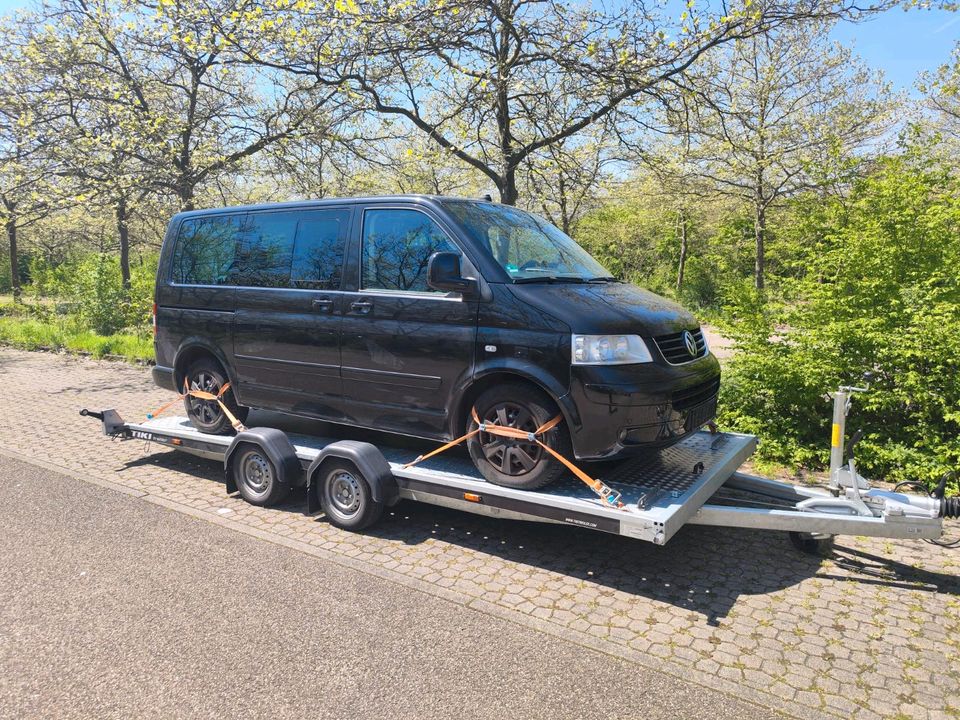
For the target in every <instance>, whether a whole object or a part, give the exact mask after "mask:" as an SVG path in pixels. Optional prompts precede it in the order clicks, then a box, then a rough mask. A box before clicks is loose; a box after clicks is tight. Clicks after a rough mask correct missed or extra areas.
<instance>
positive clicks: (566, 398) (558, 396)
mask: <svg viewBox="0 0 960 720" xmlns="http://www.w3.org/2000/svg"><path fill="white" fill-rule="evenodd" d="M507 382H521V383H526V384H527V385H530V386H532V387H535V388H537V389H538V390H540V391H541V392H544V393H546V395H547V397H549V398H550V399H551V400H552V401H553V402H554V403H556V405H557V407H558V408H560V413H561V414H562V415H563V419H564V421H565V422H566V423H567V426H568V428H572V427H579V425H580V414H579V413H578V412H577V408H576V406H575V405H574V404H573V402H572V401H571V400H570V395H569V392H568V391H567V390H566V388H564V387H562V386H560V385H559V383H557V382H555V381H552V380H551V379H550V378H548V377H544V376H543V375H542V373H538V372H536V371H535V369H534V370H533V371H531V370H529V369H527V368H523V367H505V366H504V367H489V368H486V369H484V370H483V371H480V372H477V373H475V374H474V376H473V377H472V378H471V381H470V382H469V383H468V384H467V385H466V386H465V387H464V388H463V389H462V390H461V391H460V393H459V394H458V400H457V403H456V412H455V413H454V416H453V418H452V420H453V426H452V427H451V428H450V434H451V437H459V436H460V435H462V434H463V432H464V429H465V428H466V425H467V419H468V418H469V417H470V409H471V408H472V407H473V404H474V402H476V400H477V398H478V397H480V394H481V393H483V392H484V391H486V390H487V389H489V388H491V387H493V386H495V385H497V384H499V383H507ZM571 434H572V433H571Z"/></svg>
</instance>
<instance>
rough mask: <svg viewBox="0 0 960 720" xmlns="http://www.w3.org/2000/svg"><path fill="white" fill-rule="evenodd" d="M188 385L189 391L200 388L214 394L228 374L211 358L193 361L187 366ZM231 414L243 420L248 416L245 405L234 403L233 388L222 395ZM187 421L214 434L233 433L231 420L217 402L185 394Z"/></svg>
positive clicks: (201, 430)
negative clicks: (188, 419)
mask: <svg viewBox="0 0 960 720" xmlns="http://www.w3.org/2000/svg"><path fill="white" fill-rule="evenodd" d="M186 378H187V386H188V387H189V388H190V389H191V390H203V391H205V392H208V393H213V394H214V395H216V394H217V393H219V392H220V388H222V387H223V386H224V384H225V383H226V382H227V374H226V372H224V370H223V368H222V367H220V363H218V362H217V361H216V360H213V359H211V358H200V359H199V360H195V361H194V362H192V363H191V364H190V367H188V368H187V374H186ZM221 400H223V404H224V405H226V406H227V407H228V408H229V409H230V412H232V413H233V414H234V416H235V417H236V418H237V419H238V420H240V422H243V421H244V420H246V419H247V412H248V408H245V407H240V406H239V405H237V399H236V397H235V396H234V394H233V389H232V388H231V389H230V390H227V392H225V393H224V394H223V396H222V397H221ZM183 404H184V407H185V408H186V410H187V417H188V418H190V423H191V424H192V425H193V426H194V427H195V428H196V429H197V430H199V431H200V432H205V433H211V434H213V435H228V434H230V433H232V432H233V426H232V425H231V424H230V419H229V418H228V417H227V416H226V414H225V413H224V412H223V409H222V408H221V407H220V404H219V403H217V402H216V401H214V400H201V399H200V398H195V397H191V396H190V395H188V396H187V397H185V398H184V399H183Z"/></svg>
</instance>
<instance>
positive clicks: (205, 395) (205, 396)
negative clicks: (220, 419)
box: [147, 378, 247, 432]
mask: <svg viewBox="0 0 960 720" xmlns="http://www.w3.org/2000/svg"><path fill="white" fill-rule="evenodd" d="M229 389H230V383H228V382H227V383H224V384H223V387H221V388H220V391H219V392H218V393H217V394H216V395H214V394H213V393H209V392H207V391H206V390H200V389H199V388H198V389H196V390H191V389H190V387H189V386H188V384H187V379H186V378H184V379H183V393H182V394H181V395H179V396H178V397H177V398H176V399H174V400H171V401H170V402H168V403H167V404H166V405H163V406H162V407H161V408H160V409H159V410H157V411H155V412H152V413H147V419H148V420H152V419H153V418H155V417H157V416H158V415H159V414H160V413H162V412H163V411H164V410H166V409H167V408H168V407H170V406H171V405H173V404H175V403H177V402H179V401H181V400H183V399H184V398H186V397H188V396H189V397H195V398H199V399H200V400H211V401H213V402H216V403H217V405H219V406H220V409H221V410H223V414H224V415H226V416H227V420H229V421H230V424H231V425H233V429H234V430H236V431H237V432H243V431H244V430H246V429H247V428H246V426H245V425H244V424H243V423H242V422H240V420H239V419H237V417H236V416H235V415H234V414H233V413H232V412H230V408H228V407H227V405H226V403H224V402H223V400H222V399H221V398H222V397H223V394H224V393H225V392H227V390H229Z"/></svg>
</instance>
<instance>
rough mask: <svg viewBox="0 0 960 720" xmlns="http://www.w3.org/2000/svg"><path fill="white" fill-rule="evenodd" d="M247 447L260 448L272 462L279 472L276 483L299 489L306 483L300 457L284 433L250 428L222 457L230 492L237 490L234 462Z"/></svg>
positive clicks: (241, 433) (236, 436)
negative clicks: (241, 450) (240, 451)
mask: <svg viewBox="0 0 960 720" xmlns="http://www.w3.org/2000/svg"><path fill="white" fill-rule="evenodd" d="M245 446H253V447H256V448H259V449H260V451H261V452H262V453H263V454H264V455H266V456H267V458H268V459H269V460H270V462H272V463H273V466H274V468H275V469H276V471H277V481H278V482H279V483H280V484H282V485H289V486H300V485H303V484H304V480H305V477H304V474H303V466H302V465H301V464H300V460H299V458H297V450H296V448H295V447H294V446H293V443H292V442H290V438H289V437H288V436H287V434H286V433H285V432H283V430H279V429H277V428H266V427H258V428H249V429H247V430H244V431H243V432H240V433H237V434H236V435H235V436H234V438H233V440H231V441H230V447H228V448H227V452H226V453H225V454H224V456H223V469H224V474H225V475H226V486H227V487H226V490H227V493H234V492H236V491H237V484H236V481H235V480H234V476H233V461H234V459H235V458H236V456H237V453H238V451H239V450H240V449H242V448H243V447H245Z"/></svg>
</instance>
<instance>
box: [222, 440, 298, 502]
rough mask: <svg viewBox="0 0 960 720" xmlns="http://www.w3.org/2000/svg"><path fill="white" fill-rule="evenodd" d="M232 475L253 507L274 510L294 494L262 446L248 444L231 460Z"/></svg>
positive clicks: (240, 448)
mask: <svg viewBox="0 0 960 720" xmlns="http://www.w3.org/2000/svg"><path fill="white" fill-rule="evenodd" d="M230 473H231V475H232V476H233V482H234V484H235V485H236V487H237V490H238V491H239V492H240V495H241V496H242V497H243V499H244V500H246V501H247V502H248V503H250V504H251V505H259V506H260V507H270V506H271V505H276V504H277V503H278V502H280V501H281V500H282V499H283V498H285V497H286V496H287V495H288V494H289V493H290V485H289V484H287V483H284V482H281V481H280V475H279V473H278V472H277V468H276V466H275V465H274V464H273V461H272V460H270V458H269V457H267V454H266V453H265V452H264V451H263V448H261V447H260V446H259V445H254V444H253V443H244V444H243V445H242V446H241V447H238V448H237V450H236V452H235V453H234V455H233V457H232V458H231V459H230Z"/></svg>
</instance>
